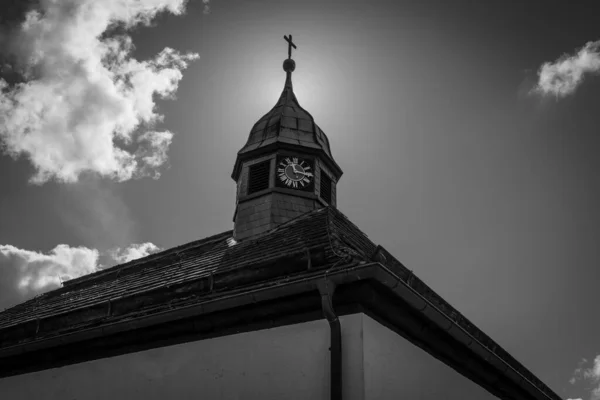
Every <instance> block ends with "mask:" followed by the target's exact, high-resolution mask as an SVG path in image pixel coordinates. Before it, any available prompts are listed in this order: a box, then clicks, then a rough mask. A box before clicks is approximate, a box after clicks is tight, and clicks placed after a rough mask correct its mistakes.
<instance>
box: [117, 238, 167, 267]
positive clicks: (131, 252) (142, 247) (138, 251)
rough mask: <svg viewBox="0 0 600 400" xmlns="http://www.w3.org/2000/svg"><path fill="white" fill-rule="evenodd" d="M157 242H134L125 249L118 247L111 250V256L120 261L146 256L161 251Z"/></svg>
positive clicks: (124, 261)
mask: <svg viewBox="0 0 600 400" xmlns="http://www.w3.org/2000/svg"><path fill="white" fill-rule="evenodd" d="M161 250H162V249H160V248H159V247H158V246H156V245H155V244H152V243H149V242H146V243H140V244H132V245H130V246H129V247H126V248H124V249H120V248H116V249H114V250H111V251H110V255H111V257H112V258H113V259H114V260H115V261H116V262H118V263H126V262H129V261H131V260H137V259H138V258H142V257H146V256H147V255H150V254H152V253H156V252H158V251H161Z"/></svg>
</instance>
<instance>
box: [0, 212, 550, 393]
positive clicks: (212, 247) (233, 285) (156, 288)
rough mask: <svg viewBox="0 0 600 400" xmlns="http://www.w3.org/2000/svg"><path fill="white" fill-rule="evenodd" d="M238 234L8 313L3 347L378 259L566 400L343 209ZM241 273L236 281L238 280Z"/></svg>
mask: <svg viewBox="0 0 600 400" xmlns="http://www.w3.org/2000/svg"><path fill="white" fill-rule="evenodd" d="M231 234H232V232H231V231H227V232H223V233H221V234H218V235H215V236H211V237H208V238H206V239H203V240H199V241H195V242H191V243H188V244H185V245H182V246H179V247H175V248H172V249H169V250H166V251H163V252H161V253H158V254H154V255H151V256H148V257H145V258H142V259H139V260H135V261H132V262H129V263H126V264H122V265H119V266H116V267H113V268H110V269H106V270H102V271H99V272H96V273H93V274H90V275H86V276H83V277H81V278H77V279H73V280H70V281H68V282H65V284H64V286H63V287H62V288H60V289H57V290H54V291H51V292H48V293H45V294H43V295H40V296H37V297H36V298H34V299H32V300H29V301H27V302H25V303H23V304H20V305H18V306H15V307H13V308H10V309H7V310H5V311H4V312H1V313H0V349H2V348H4V347H10V346H13V345H16V344H24V343H28V342H32V341H37V340H41V339H46V338H49V337H55V336H59V335H61V334H65V333H71V332H74V331H78V330H83V329H85V328H90V327H99V326H100V327H102V326H103V325H108V324H110V323H113V322H116V321H122V320H128V321H129V320H132V319H135V318H137V317H142V316H147V315H150V314H153V313H158V312H161V311H165V310H175V309H178V308H181V307H185V306H187V305H190V304H197V303H198V302H201V301H202V300H204V299H207V298H211V296H215V297H218V296H219V294H221V293H224V292H228V291H232V290H236V289H239V290H243V287H244V285H245V284H250V283H252V284H254V283H256V282H257V280H256V279H257V276H259V274H258V273H255V272H253V271H258V270H259V269H260V268H262V271H263V273H262V275H260V279H265V280H270V281H273V280H285V279H287V277H288V276H289V275H290V274H291V273H293V272H298V271H306V269H307V264H310V263H313V266H312V268H313V269H318V268H327V269H333V268H334V267H335V266H336V265H337V266H340V268H343V269H346V268H352V266H355V265H357V264H358V263H359V262H361V261H377V262H379V263H381V264H382V265H383V266H384V267H386V268H388V269H389V270H391V271H393V272H394V273H395V274H396V275H397V276H398V278H399V279H400V280H401V281H402V282H403V284H404V285H406V286H407V287H410V288H411V290H412V291H414V293H417V294H418V295H419V296H421V298H423V299H424V300H426V301H427V302H428V303H429V304H431V305H432V306H433V307H435V308H436V309H437V310H439V311H440V312H441V313H442V314H443V315H445V317H446V318H448V320H450V321H453V323H455V324H456V325H457V326H458V327H460V329H462V330H464V331H465V332H467V333H468V334H469V336H470V337H471V338H473V339H474V340H476V341H477V342H478V343H480V344H481V345H482V346H484V347H485V348H487V349H488V350H489V351H490V352H491V353H493V354H495V355H496V356H497V357H499V359H500V360H503V362H505V363H506V364H507V365H509V366H510V367H511V368H513V369H514V370H515V371H517V372H518V373H519V374H520V375H521V376H522V377H524V378H525V379H527V380H528V381H529V382H530V383H531V384H532V385H533V386H534V387H536V388H537V389H538V390H540V391H541V392H542V393H544V394H545V395H546V396H547V398H550V399H559V397H558V396H557V395H556V394H554V392H552V390H551V389H549V388H548V387H547V386H546V385H545V384H544V383H543V382H541V381H540V380H539V379H538V378H537V377H536V376H535V375H534V374H532V373H531V372H530V371H529V370H527V369H526V368H525V367H524V366H523V365H522V364H521V363H519V362H518V361H517V360H516V359H514V358H513V357H512V356H511V355H510V354H508V352H506V351H505V350H504V349H503V348H502V347H501V346H499V345H498V344H497V343H496V342H495V341H494V340H492V339H491V338H490V337H489V336H487V335H486V334H485V333H484V332H482V331H481V330H480V329H479V328H477V327H476V326H475V325H474V324H472V323H471V322H470V321H469V320H468V319H467V318H466V317H464V316H463V315H462V314H461V313H460V312H459V311H457V310H456V309H455V308H453V307H452V306H451V305H450V304H448V303H447V302H446V301H445V300H444V299H442V298H441V297H440V296H439V295H438V294H437V293H435V292H434V291H433V290H432V289H431V288H429V286H427V285H426V284H425V283H424V282H423V281H421V280H420V279H419V278H418V277H416V276H415V275H414V274H413V273H412V271H410V270H409V269H407V268H406V267H405V266H404V265H402V264H401V263H400V262H399V261H398V260H396V259H395V258H394V257H393V256H392V255H391V254H390V253H388V252H387V251H386V250H385V249H383V248H382V247H381V246H376V245H375V244H373V243H372V242H371V241H370V240H369V239H368V238H367V236H366V235H365V234H363V233H362V232H361V231H360V229H358V228H357V227H356V226H355V225H354V224H352V223H351V222H350V221H349V220H348V219H347V218H346V217H345V216H344V215H343V214H341V213H340V212H339V211H337V210H336V209H335V208H332V207H325V208H322V209H319V210H314V211H311V212H309V213H306V214H303V215H301V216H299V217H297V218H295V219H293V220H291V221H288V222H286V223H284V224H282V225H280V226H278V227H277V228H275V229H273V230H271V231H269V232H266V233H265V234H263V235H261V236H258V237H256V238H253V239H249V240H247V241H242V242H239V243H233V242H232V240H231ZM298 263H300V264H301V267H302V268H298ZM309 269H310V268H309ZM265 270H266V271H270V273H269V275H265V274H264V271H265ZM240 273H241V274H242V279H239V277H240ZM244 274H246V275H244ZM234 275H235V276H236V279H232V276H234ZM244 279H246V281H244Z"/></svg>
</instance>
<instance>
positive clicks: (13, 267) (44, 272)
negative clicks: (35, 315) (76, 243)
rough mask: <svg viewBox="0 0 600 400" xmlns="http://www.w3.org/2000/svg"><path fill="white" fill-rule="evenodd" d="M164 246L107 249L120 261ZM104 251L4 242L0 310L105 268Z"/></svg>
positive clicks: (0, 256) (0, 261) (0, 247)
mask: <svg viewBox="0 0 600 400" xmlns="http://www.w3.org/2000/svg"><path fill="white" fill-rule="evenodd" d="M160 250H161V249H160V248H159V247H158V246H156V245H154V244H152V243H149V242H147V243H141V244H132V245H130V246H128V247H126V248H125V249H123V250H121V249H120V248H116V249H112V250H109V251H107V253H108V255H109V256H110V257H112V258H114V260H115V261H117V262H118V263H124V262H127V261H131V260H135V259H137V258H141V257H145V256H147V255H148V254H152V253H155V252H157V251H160ZM100 255H101V254H100V252H99V251H98V250H96V249H90V248H87V247H70V246H69V245H66V244H59V245H58V246H56V247H55V248H54V249H52V250H50V251H49V252H48V253H47V254H44V253H41V252H37V251H32V250H24V249H19V248H17V247H15V246H12V245H9V244H8V245H0V277H1V279H0V311H2V310H3V309H4V308H6V307H11V306H14V305H16V304H19V303H21V302H23V301H26V300H27V299H29V298H31V297H33V296H35V295H37V294H40V293H44V292H47V291H49V290H53V289H56V288H59V287H60V286H61V281H66V280H69V279H73V278H77V277H80V276H83V275H87V274H90V273H92V272H95V271H98V270H100V269H102V268H103V266H102V265H100V264H99V262H98V260H99V256H100Z"/></svg>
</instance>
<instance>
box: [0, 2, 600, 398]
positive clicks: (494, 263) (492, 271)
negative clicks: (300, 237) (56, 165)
mask: <svg viewBox="0 0 600 400" xmlns="http://www.w3.org/2000/svg"><path fill="white" fill-rule="evenodd" d="M521 3H522V4H521ZM592 5H593V3H592V2H583V1H578V2H569V3H565V2H547V1H544V2H542V1H527V2H506V1H491V0H488V1H466V0H463V1H441V0H440V1H422V0H420V1H400V0H394V1H383V0H372V1H354V0H345V1H323V0H305V1H284V0H270V1H267V0H265V1H239V0H237V1H235V0H213V1H211V2H210V6H209V7H210V12H206V13H205V12H203V9H205V8H206V7H207V6H205V4H203V2H200V1H192V2H191V3H190V4H189V5H188V7H187V12H186V14H185V15H181V16H176V15H171V14H163V15H159V16H158V17H157V18H156V19H154V21H153V24H152V26H151V27H139V26H138V27H137V28H136V29H135V30H133V31H132V32H131V37H132V39H133V43H134V44H135V46H136V48H135V50H134V51H133V56H134V57H135V58H136V59H138V60H144V59H148V58H151V57H153V56H154V55H156V54H157V53H159V52H160V51H161V50H162V49H163V48H165V47H172V48H174V49H176V50H179V51H182V52H195V53H198V54H199V55H200V58H199V59H197V60H195V61H193V62H191V63H190V65H189V67H188V68H187V69H186V70H185V71H183V78H182V80H181V82H180V84H179V89H178V90H177V92H176V98H175V99H169V100H157V107H158V108H157V110H158V111H159V112H160V113H161V114H164V120H163V121H162V122H160V123H159V126H160V127H161V129H168V130H169V131H171V132H173V133H174V136H173V139H172V144H171V146H170V147H169V150H168V157H169V161H168V166H163V167H161V169H160V171H161V177H160V178H159V179H151V178H141V179H129V180H125V181H123V182H116V181H115V180H114V179H110V178H106V177H105V178H99V177H96V176H94V175H93V174H84V175H82V176H80V177H79V179H78V181H77V182H74V183H64V182H57V181H56V180H50V181H49V182H46V183H43V184H32V183H29V179H30V177H31V176H32V175H33V174H34V173H35V170H34V167H33V166H32V164H31V163H30V162H29V161H28V159H27V157H21V158H19V159H17V160H15V159H14V158H12V157H9V156H8V155H2V156H0V171H1V174H0V245H12V246H14V247H16V248H18V249H23V250H27V251H31V252H38V253H44V254H46V253H48V252H49V251H51V250H52V249H53V248H55V246H57V245H58V244H66V245H69V246H72V247H73V246H84V247H86V248H89V249H97V250H98V251H99V252H100V254H101V257H102V255H103V254H105V253H106V252H108V251H109V250H110V249H114V248H115V247H120V248H124V247H127V246H129V245H131V244H133V243H144V242H151V243H154V244H156V245H157V246H159V247H161V248H168V247H171V246H175V245H178V244H181V243H184V242H188V241H192V240H196V239H200V238H203V237H206V236H209V235H213V234H216V233H219V232H222V231H226V230H229V229H232V225H233V223H232V217H233V211H234V205H235V183H234V182H233V181H232V180H231V178H230V175H231V171H232V168H233V165H234V161H235V156H236V152H237V151H238V150H239V149H240V148H241V147H242V146H243V144H244V143H245V140H246V139H247V135H248V134H249V130H250V128H251V127H252V125H253V124H254V123H255V122H256V121H257V120H258V119H259V118H260V117H261V116H262V115H263V114H265V113H266V112H267V111H269V109H270V108H271V107H272V106H273V105H274V104H275V102H276V101H277V98H278V95H279V93H280V91H281V90H282V89H283V83H284V78H285V75H284V72H283V71H282V67H281V64H282V61H283V60H284V58H286V57H287V45H286V43H285V41H284V40H283V35H284V34H292V35H293V38H294V42H295V43H296V44H297V46H298V50H297V51H295V52H294V55H293V58H294V59H295V60H296V64H297V68H296V71H295V72H294V75H293V81H294V90H295V93H296V96H297V97H298V100H299V102H300V104H301V105H302V106H303V107H304V108H305V109H306V110H308V111H309V112H310V113H311V114H312V115H313V116H314V117H315V121H316V122H317V123H318V124H319V126H320V127H321V128H322V129H323V130H324V131H325V133H326V134H327V135H328V137H329V139H330V142H331V147H332V151H333V155H334V157H335V159H336V161H337V162H338V164H339V165H340V166H341V168H342V169H343V170H344V173H345V174H344V176H343V177H342V179H341V180H340V183H339V185H338V207H339V209H340V210H341V211H342V212H343V213H344V214H346V215H347V216H348V217H349V218H350V220H352V221H353V222H354V223H356V224H357V225H358V226H359V227H360V228H361V229H362V230H363V231H364V232H365V233H366V234H367V235H368V236H369V237H370V238H371V240H373V241H374V242H376V243H378V244H381V245H383V246H384V247H386V248H387V249H388V250H389V251H390V252H391V253H392V254H394V255H395V256H396V257H397V258H398V259H399V260H400V261H402V262H403V263H404V264H405V265H406V266H408V267H409V268H411V269H413V270H414V272H415V273H416V274H417V275H418V276H419V277H420V278H422V279H423V280H424V281H425V282H427V283H428V284H429V285H430V286H431V287H432V288H433V289H434V290H436V291H437V292H438V293H439V294H441V295H442V296H443V297H444V298H445V299H446V300H447V301H449V302H450V303H451V304H452V305H454V306H455V307H456V308H457V309H459V310H460V311H461V312H463V314H465V315H466V316H467V317H468V318H470V319H471V320H472V321H473V322H474V323H475V324H476V325H478V326H479V327H480V328H481V329H483V330H484V331H485V332H486V333H488V334H489V335H490V336H491V337H492V338H494V339H495V340H496V341H497V342H498V343H499V344H500V345H502V346H503V347H504V348H505V349H507V350H508V351H509V352H510V353H511V354H513V355H514V356H515V357H516V358H517V359H518V360H519V361H521V362H522V363H523V364H524V365H525V366H527V367H528V368H529V369H530V370H531V371H532V372H534V373H535V374H536V375H537V376H538V377H539V378H540V379H542V380H543V381H544V382H546V383H547V384H548V385H549V386H550V387H551V388H552V389H553V390H555V391H556V392H557V393H558V394H559V395H560V396H562V397H564V398H567V397H570V398H575V397H582V398H586V399H587V398H590V393H589V389H590V384H592V383H593V382H590V381H580V382H576V384H575V385H571V384H570V383H569V380H570V379H571V377H572V376H573V371H574V370H575V368H576V367H577V366H578V363H579V362H580V360H581V359H582V358H586V359H587V360H588V363H587V364H585V367H586V368H587V367H590V366H591V361H592V360H593V359H594V357H595V356H596V355H598V354H600V345H599V343H600V342H599V340H598V337H600V323H599V322H598V321H597V320H596V317H594V315H596V313H595V311H596V300H595V294H594V293H596V286H597V285H598V282H600V270H599V268H598V260H599V259H600V246H599V245H598V238H600V211H599V209H598V207H597V205H598V204H599V203H600V181H599V180H598V176H597V174H598V171H600V159H599V157H597V154H598V152H599V151H600V140H599V137H598V118H599V114H598V112H597V107H598V104H600V79H599V78H597V77H595V76H594V75H593V74H588V75H586V78H585V79H584V80H583V82H582V84H581V85H580V86H579V87H578V88H577V90H576V91H575V92H574V93H572V94H570V95H569V96H565V97H564V98H557V97H554V96H541V95H534V94H531V93H530V91H531V90H532V89H533V88H534V87H535V85H536V82H537V79H538V77H537V71H538V69H539V68H540V66H541V65H542V64H543V63H544V62H554V61H555V60H556V59H558V58H559V57H560V56H561V55H563V54H565V53H567V54H575V53H576V52H577V50H578V49H580V48H581V47H582V46H584V45H585V44H586V43H587V42H590V41H595V40H598V39H600V31H599V28H598V21H597V14H596V13H594V12H593V7H592ZM1 261H2V259H1V258H0V274H1V273H2V264H1ZM9 268H11V267H10V266H7V267H6V269H7V270H8V269H9ZM7 274H12V272H10V273H7ZM11 276H12V275H11ZM0 279H2V278H1V275H0ZM11 282H13V281H10V282H9V281H8V280H6V281H5V282H4V284H1V285H0V286H1V287H8V286H9V284H12V283H11ZM6 293H9V291H7V292H6ZM6 296H8V295H6ZM6 296H5V297H6ZM2 297H3V293H0V302H2ZM4 300H5V303H6V302H8V300H6V299H4ZM5 305H6V304H5Z"/></svg>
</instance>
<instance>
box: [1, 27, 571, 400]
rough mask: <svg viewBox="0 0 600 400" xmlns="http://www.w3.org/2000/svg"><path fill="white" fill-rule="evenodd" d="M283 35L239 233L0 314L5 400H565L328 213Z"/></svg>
mask: <svg viewBox="0 0 600 400" xmlns="http://www.w3.org/2000/svg"><path fill="white" fill-rule="evenodd" d="M285 39H286V41H287V42H288V58H287V59H285V60H284V62H283V69H284V71H285V74H286V76H285V83H284V87H283V91H282V93H281V96H280V97H279V100H278V101H277V103H276V104H275V106H274V107H273V108H272V109H271V110H270V111H269V112H268V113H267V114H265V115H264V116H263V117H262V118H260V119H259V120H258V122H256V123H255V124H254V126H253V127H252V129H251V130H250V134H249V137H248V141H247V142H246V143H245V144H244V145H243V147H242V148H241V150H240V151H239V152H238V154H237V159H236V161H235V165H234V166H233V172H232V175H231V177H232V178H233V180H234V181H235V182H236V185H237V191H236V199H235V211H234V215H233V230H230V231H227V232H223V233H219V234H216V235H214V236H210V237H207V238H204V239H201V240H197V241H194V242H191V243H187V244H183V245H181V246H178V247H174V248H171V249H168V250H165V251H162V252H160V253H156V254H152V255H150V256H147V257H144V258H141V259H137V260H134V261H130V262H128V263H125V264H122V265H118V266H115V267H113V268H109V269H104V270H101V271H98V272H95V273H92V274H89V275H86V276H82V277H79V278H76V279H72V280H69V281H66V282H64V283H63V286H62V287H61V288H58V289H56V290H53V291H50V292H48V293H44V294H42V295H40V296H37V297H36V298H34V299H31V300H29V301H27V302H25V303H22V304H20V305H17V306H15V307H12V308H10V309H7V310H5V311H4V312H1V313H0V399H2V400H12V399H36V400H38V399H39V400H50V399H52V400H59V399H60V400H67V399H69V400H70V399H78V400H89V399H112V400H121V399H145V400H154V399H171V398H173V399H208V400H211V399H261V400H266V399H273V400H274V399H298V400H300V399H320V400H326V399H331V400H341V399H344V400H363V399H364V400H373V399H394V398H403V399H434V398H435V399H440V398H443V399H461V400H462V399H485V398H489V399H493V398H499V399H506V400H508V399H511V400H559V399H560V397H559V396H558V395H557V394H555V393H554V392H553V391H552V390H551V389H550V388H548V387H547V386H546V385H545V384H544V383H543V382H541V381H540V380H539V379H538V378H537V377H536V376H535V375H534V374H533V373H531V372H530V371H529V370H528V369H527V368H525V367H524V366H523V365H522V364H521V363H519V362H518V361H517V360H516V359H515V358H513V357H512V356H511V355H510V354H508V352H507V351H505V350H504V349H503V348H502V347H500V345H498V344H497V343H496V342H495V341H494V340H493V339H491V338H490V337H489V336H487V335H486V334H485V333H484V332H482V331H481V330H480V329H479V328H478V327H477V326H475V325H474V324H473V323H471V322H470V321H469V319H468V318H467V317H466V316H464V315H462V314H461V313H460V312H459V311H458V310H456V309H455V308H453V307H452V306H451V305H450V304H448V303H447V302H446V301H444V299H442V298H441V297H440V296H439V295H438V294H437V293H436V292H435V291H434V290H433V289H431V288H430V287H429V286H427V285H426V284H425V283H424V282H423V281H422V280H420V279H419V278H418V277H417V276H416V275H415V274H414V273H413V272H412V271H411V270H410V269H408V268H407V267H405V266H404V265H403V264H402V263H401V262H400V261H398V260H397V259H396V258H395V257H394V256H393V255H392V254H390V253H389V252H388V251H386V249H384V248H383V247H381V246H379V245H377V244H376V243H373V242H372V241H371V240H370V239H369V238H368V237H367V236H366V235H365V234H364V233H363V232H362V231H361V230H360V229H359V228H358V227H357V226H356V225H354V224H353V223H352V222H351V221H350V220H349V219H348V218H347V217H346V216H344V214H342V212H340V211H339V210H338V209H337V192H336V187H337V185H338V183H339V182H340V179H341V177H342V169H341V168H340V166H339V165H338V164H337V163H336V161H335V159H334V157H333V153H332V149H331V146H330V143H329V140H328V138H327V136H326V135H325V133H324V132H323V130H321V128H320V127H319V126H318V125H317V124H316V123H315V121H314V119H313V117H312V116H311V115H310V114H309V112H308V111H306V110H304V109H303V108H302V107H301V106H300V104H299V102H298V100H297V99H296V96H295V94H294V90H293V85H292V73H293V72H294V70H295V68H296V63H295V61H294V60H293V59H292V58H291V51H292V48H296V46H295V45H294V43H293V42H292V37H291V35H290V36H287V37H285ZM232 201H233V199H232ZM473 301H477V299H473Z"/></svg>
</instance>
